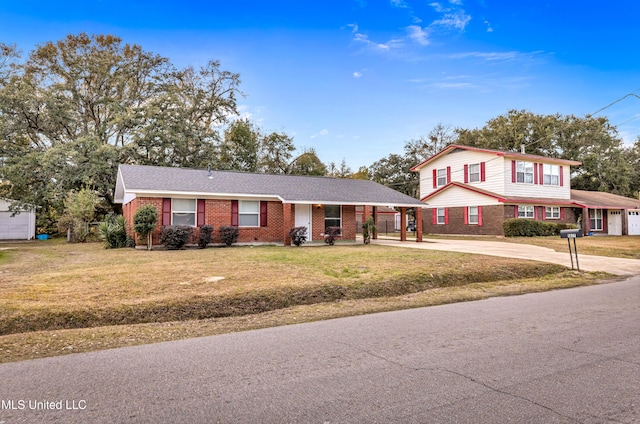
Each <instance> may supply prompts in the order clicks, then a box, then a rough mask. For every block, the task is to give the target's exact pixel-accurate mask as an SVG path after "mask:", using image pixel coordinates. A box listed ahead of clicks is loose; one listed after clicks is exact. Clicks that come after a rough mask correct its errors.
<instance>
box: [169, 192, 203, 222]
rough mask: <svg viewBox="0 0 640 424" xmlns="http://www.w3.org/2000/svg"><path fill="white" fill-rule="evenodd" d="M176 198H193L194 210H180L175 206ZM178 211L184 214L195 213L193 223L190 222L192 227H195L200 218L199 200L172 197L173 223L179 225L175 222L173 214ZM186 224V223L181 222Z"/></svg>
mask: <svg viewBox="0 0 640 424" xmlns="http://www.w3.org/2000/svg"><path fill="white" fill-rule="evenodd" d="M175 200H191V201H193V210H179V209H176V208H175V207H174V204H175V202H174V201H175ZM176 213H183V214H192V215H193V224H189V226H190V227H195V226H196V224H197V219H198V200H197V199H182V198H172V199H171V225H177V224H175V223H174V219H173V216H174V214H176ZM180 225H184V224H180Z"/></svg>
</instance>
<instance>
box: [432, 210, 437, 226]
mask: <svg viewBox="0 0 640 424" xmlns="http://www.w3.org/2000/svg"><path fill="white" fill-rule="evenodd" d="M431 223H432V224H433V225H437V224H438V209H437V208H433V209H431Z"/></svg>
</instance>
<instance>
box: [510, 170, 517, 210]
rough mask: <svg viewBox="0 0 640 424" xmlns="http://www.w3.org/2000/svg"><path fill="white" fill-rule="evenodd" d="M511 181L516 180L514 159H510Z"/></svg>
mask: <svg viewBox="0 0 640 424" xmlns="http://www.w3.org/2000/svg"><path fill="white" fill-rule="evenodd" d="M511 182H512V183H515V182H516V161H515V160H512V161H511ZM516 216H517V215H516Z"/></svg>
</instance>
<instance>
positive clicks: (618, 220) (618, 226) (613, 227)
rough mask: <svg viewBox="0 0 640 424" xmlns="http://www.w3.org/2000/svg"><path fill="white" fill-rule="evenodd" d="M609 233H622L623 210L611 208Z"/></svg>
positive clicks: (611, 234) (616, 234) (608, 225)
mask: <svg viewBox="0 0 640 424" xmlns="http://www.w3.org/2000/svg"><path fill="white" fill-rule="evenodd" d="M607 221H608V224H607V233H609V235H610V236H621V235H622V211H619V210H611V209H609V213H608V219H607Z"/></svg>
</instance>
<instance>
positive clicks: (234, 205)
mask: <svg viewBox="0 0 640 424" xmlns="http://www.w3.org/2000/svg"><path fill="white" fill-rule="evenodd" d="M231 225H232V226H233V227H237V226H238V201H237V200H232V201H231Z"/></svg>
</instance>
